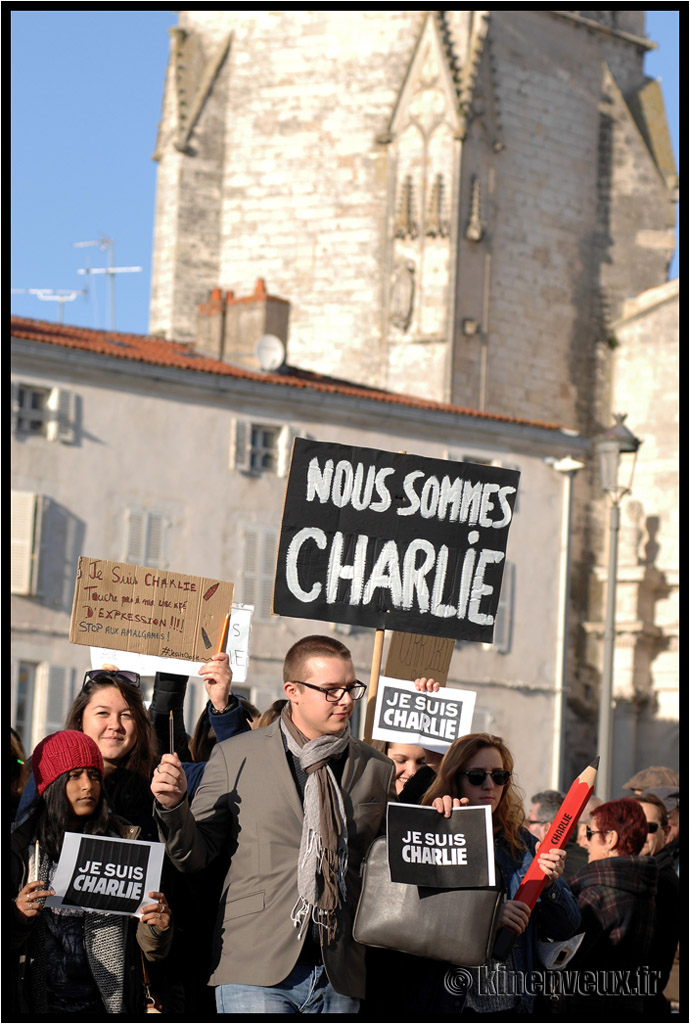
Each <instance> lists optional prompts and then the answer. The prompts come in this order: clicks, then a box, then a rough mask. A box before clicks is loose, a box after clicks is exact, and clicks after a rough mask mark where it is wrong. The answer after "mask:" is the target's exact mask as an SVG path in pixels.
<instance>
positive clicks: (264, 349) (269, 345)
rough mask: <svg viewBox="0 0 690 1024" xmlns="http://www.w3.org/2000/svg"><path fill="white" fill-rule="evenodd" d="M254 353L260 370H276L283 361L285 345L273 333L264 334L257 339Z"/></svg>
mask: <svg viewBox="0 0 690 1024" xmlns="http://www.w3.org/2000/svg"><path fill="white" fill-rule="evenodd" d="M254 354H255V355H256V358H257V359H258V360H259V366H260V367H261V369H262V370H267V371H271V370H277V369H279V368H280V367H281V366H282V365H283V363H284V362H285V345H283V343H282V341H281V340H280V338H278V337H276V335H275V334H264V335H263V336H262V337H261V338H259V340H258V341H257V343H256V349H255V353H254Z"/></svg>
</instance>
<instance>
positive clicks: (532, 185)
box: [150, 10, 675, 433]
mask: <svg viewBox="0 0 690 1024" xmlns="http://www.w3.org/2000/svg"><path fill="white" fill-rule="evenodd" d="M649 45H650V44H649V42H648V41H647V40H646V38H645V36H644V12H643V11H639V12H637V11H585V12H555V11H505V12H502V11H491V12H489V11H455V12H450V11H449V12H432V11H430V12H424V11H412V10H405V11H392V10H386V11H357V12H349V11H299V12H295V11H287V10H286V11H248V12H242V14H241V16H240V15H238V14H235V13H233V12H232V11H181V12H180V15H179V27H178V28H176V29H174V30H172V39H171V55H170V64H169V69H168V76H167V83H166V89H165V98H164V106H163V118H162V121H161V124H160V131H159V138H158V144H157V153H156V157H157V159H158V160H159V175H158V194H157V208H156V228H155V256H154V267H153V289H152V301H151V322H150V330H151V332H152V333H155V334H161V335H164V336H165V337H168V338H176V339H178V340H185V339H188V340H190V341H191V340H193V339H195V338H196V336H197V317H198V309H199V305H200V304H201V303H202V302H206V301H207V300H208V299H209V295H210V293H211V291H212V289H213V288H215V287H218V288H220V289H222V290H223V292H225V291H231V292H232V293H233V296H232V298H234V296H248V295H250V294H251V293H252V292H253V289H254V286H255V282H256V281H257V279H262V280H264V281H265V282H266V284H267V287H268V291H269V293H270V295H272V296H276V297H278V298H281V299H283V300H286V301H287V302H288V303H289V304H290V308H289V325H288V324H286V325H285V334H286V336H285V337H284V338H282V339H281V340H283V341H284V342H286V344H287V353H288V360H289V362H290V363H291V364H294V365H300V366H303V367H308V368H310V369H313V370H317V371H320V372H323V373H328V374H332V375H336V376H339V377H344V378H348V379H352V380H356V381H358V382H362V383H365V384H368V385H373V386H378V387H385V388H389V389H391V390H394V391H402V392H410V391H412V392H415V393H417V394H421V395H423V396H425V397H429V398H434V399H437V400H441V401H450V402H453V403H455V404H458V405H463V406H467V407H470V408H474V409H480V410H485V411H489V412H500V413H504V414H507V415H517V416H526V417H528V418H533V419H538V420H542V421H547V422H560V423H562V424H564V425H566V426H569V427H572V428H574V429H577V430H580V431H583V432H585V433H591V431H592V427H593V425H594V423H595V422H596V421H597V420H600V419H604V420H606V419H607V414H606V411H605V410H604V412H603V413H602V409H601V408H597V403H599V405H601V403H602V402H603V403H604V405H605V402H606V399H605V394H606V387H605V385H604V384H602V385H601V387H597V386H596V381H598V380H599V378H600V377H601V373H602V369H603V367H604V366H605V364H606V362H607V338H608V329H607V323H608V321H609V320H611V319H615V318H616V317H617V315H619V313H620V311H621V308H622V303H623V301H625V299H627V298H629V297H630V296H632V295H636V294H638V293H639V292H641V291H643V290H644V289H646V288H649V287H652V286H655V285H658V284H660V283H661V282H662V281H664V280H665V279H666V275H667V267H668V264H669V262H670V258H671V254H672V251H673V248H674V244H675V240H674V235H673V225H674V208H673V202H672V200H673V192H672V189H673V181H674V174H675V172H674V168H673V161H672V158H671V157H670V156H669V153H670V149H669V147H668V140H667V138H666V137H665V136H664V130H665V124H664V122H663V106H661V109H659V107H660V104H661V100H660V90H659V85H658V83H656V82H653V81H650V80H649V79H646V78H645V76H644V74H643V70H642V64H643V57H644V54H645V51H646V49H647V48H648V46H649ZM255 340H256V339H255ZM593 403H594V404H593Z"/></svg>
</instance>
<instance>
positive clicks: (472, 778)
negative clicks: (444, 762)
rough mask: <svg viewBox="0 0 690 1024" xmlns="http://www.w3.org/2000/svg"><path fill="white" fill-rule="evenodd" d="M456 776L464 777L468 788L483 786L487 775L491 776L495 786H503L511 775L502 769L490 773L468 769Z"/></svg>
mask: <svg viewBox="0 0 690 1024" xmlns="http://www.w3.org/2000/svg"><path fill="white" fill-rule="evenodd" d="M458 774H459V775H466V776H467V781H468V782H469V784H470V786H483V785H484V779H485V778H486V777H487V775H490V776H491V778H492V780H493V782H494V783H495V784H496V785H497V786H505V784H506V782H507V781H508V779H509V778H510V776H511V775H512V774H513V773H512V772H507V771H506V770H505V769H504V768H494V770H493V771H492V772H490V771H485V770H484V769H483V768H469V769H468V770H467V771H464V772H459V773H458Z"/></svg>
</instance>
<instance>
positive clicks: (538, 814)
mask: <svg viewBox="0 0 690 1024" xmlns="http://www.w3.org/2000/svg"><path fill="white" fill-rule="evenodd" d="M564 800H565V796H564V795H563V793H559V792H558V790H557V789H545V790H544V791H543V792H541V793H535V794H534V796H533V797H532V806H531V808H530V811H529V814H528V815H527V823H526V824H527V828H528V829H529V830H530V832H531V833H532V835H533V836H535V837H536V838H537V839H538V840H539V841H540V842H542V841H543V840H544V839H545V838H546V834H547V832H548V831H549V829H550V828H551V825H552V824H553V821H554V819H555V817H556V815H557V814H558V811H559V809H560V806H561V804H562V803H563V801H564ZM576 840H577V831H576V830H575V831H573V833H572V835H571V836H570V839H569V840H568V842H567V844H566V847H565V852H566V858H565V870H564V872H563V877H564V878H565V879H566V880H567V879H568V878H570V877H571V876H572V875H574V874H575V872H576V871H579V870H580V868H582V867H584V866H585V864H586V863H587V852H586V851H585V850H583V849H582V848H581V847H580V846H578V845H577V841H576Z"/></svg>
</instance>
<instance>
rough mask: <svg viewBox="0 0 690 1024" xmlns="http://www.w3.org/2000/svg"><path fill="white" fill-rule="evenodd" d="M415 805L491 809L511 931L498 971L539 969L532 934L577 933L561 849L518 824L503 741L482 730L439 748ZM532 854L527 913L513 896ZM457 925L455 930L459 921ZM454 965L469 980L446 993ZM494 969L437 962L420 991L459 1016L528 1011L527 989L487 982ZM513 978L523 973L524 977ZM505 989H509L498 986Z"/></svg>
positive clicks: (519, 802)
mask: <svg viewBox="0 0 690 1024" xmlns="http://www.w3.org/2000/svg"><path fill="white" fill-rule="evenodd" d="M422 803H423V804H425V805H433V806H434V807H435V808H436V810H437V811H438V812H439V813H441V814H443V815H444V816H445V817H450V815H451V814H452V811H453V808H455V807H489V808H490V810H491V818H492V822H493V834H494V857H495V861H496V867H497V872H496V874H497V880H498V879H500V881H501V884H502V887H503V889H504V892H505V895H506V902H505V903H504V904H503V907H502V909H501V916H500V918H499V927H505V928H509V929H510V930H511V931H514V932H515V934H516V935H517V940H516V943H515V945H514V946H513V949H512V951H511V953H510V955H509V958H508V960H507V962H506V963H505V970H506V972H507V975H508V976H511V972H529V971H532V970H535V969H536V968H538V967H539V961H538V957H537V939H538V938H540V939H546V938H549V939H553V940H562V939H567V938H569V937H570V936H571V935H573V934H574V933H575V932H576V931H577V930H578V926H579V923H580V914H579V911H578V908H577V904H576V902H575V899H574V898H573V896H572V894H571V892H570V890H569V889H568V887H567V885H566V884H565V883H564V882H563V881H562V880H561V877H560V876H561V875H562V874H563V867H564V863H565V853H564V852H563V851H562V850H549V851H545V852H543V853H539V844H538V843H537V841H536V839H535V838H534V836H533V835H532V834H531V833H530V832H529V831H528V829H527V828H526V827H525V812H524V810H523V798H522V794H521V793H520V791H519V790H518V788H517V786H516V785H515V782H514V778H513V756H512V754H511V753H510V750H509V749H508V748H507V746H506V745H505V743H504V742H503V740H502V739H501V738H500V737H498V736H492V735H490V734H489V733H470V734H468V735H467V736H462V737H460V739H457V740H456V741H455V743H453V744H452V746H450V747H449V748H448V750H447V751H446V753H445V755H444V757H443V761H442V762H441V765H440V767H439V769H438V774H437V776H436V780H435V782H434V783H433V785H432V786H431V787H430V788H429V789H428V790H427V792H426V794H425V795H424V797H423V799H422ZM535 856H536V857H537V858H538V862H539V866H540V868H541V869H542V871H543V872H544V874H545V875H546V877H547V884H546V888H545V889H544V891H543V892H542V896H541V898H540V900H539V901H538V903H537V904H536V906H535V908H534V910H532V911H530V908H529V907H528V906H527V905H526V904H525V903H521V902H519V901H516V900H514V899H513V897H514V896H515V894H516V892H517V889H518V886H519V884H520V881H521V879H522V877H523V876H524V874H525V872H526V871H527V868H528V867H529V865H530V863H531V862H532V860H533V859H534V857H535ZM459 926H460V927H462V924H461V923H460V922H459ZM502 969H503V965H501V970H502ZM459 970H461V971H462V972H464V974H463V977H464V978H466V977H467V975H468V971H469V973H470V974H471V975H472V984H471V985H470V987H469V989H467V994H466V996H464V997H463V996H458V995H454V994H453V989H454V979H457V977H458V971H459ZM498 970H499V967H498V964H497V963H496V961H493V960H490V961H489V963H488V964H487V965H486V966H484V967H481V968H470V969H467V968H461V969H458V968H457V967H454V966H452V965H449V964H445V965H441V967H440V968H437V969H436V970H435V971H433V970H432V972H431V977H435V978H436V985H435V991H434V992H433V993H427V995H428V997H429V998H430V999H432V1001H433V1003H432V1005H433V1006H434V1009H436V1010H437V1011H438V1012H440V1013H453V1012H455V1013H457V1012H458V1010H461V1011H462V1016H463V1018H465V1017H467V1018H470V1017H473V1016H475V1015H476V1016H480V1017H485V1016H487V1015H488V1016H491V1015H492V1014H496V1015H498V1014H505V1013H530V1012H531V1011H532V1008H533V1004H534V994H533V993H531V992H530V991H529V990H527V991H526V990H525V989H524V987H523V988H520V987H519V986H512V988H511V987H510V986H505V985H504V986H502V987H501V986H500V985H498V986H497V985H494V984H493V983H492V980H493V979H495V978H496V977H498V973H497V972H498ZM512 976H514V977H522V978H525V977H526V976H527V975H526V974H525V973H518V974H516V975H512ZM506 988H507V989H508V990H507V991H504V990H505V989H506ZM456 991H457V988H456ZM463 1003H464V1009H463Z"/></svg>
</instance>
